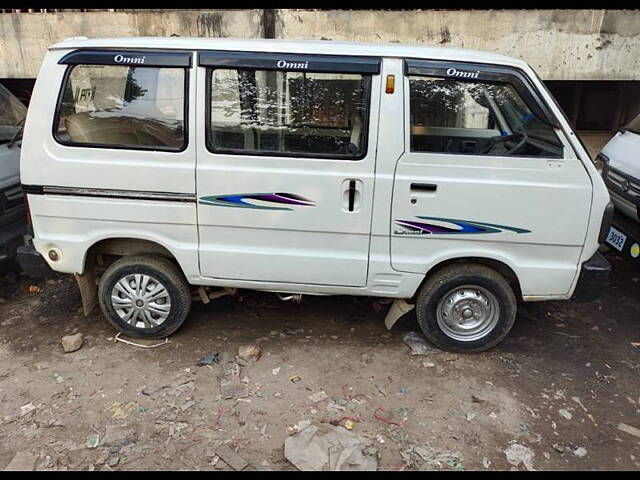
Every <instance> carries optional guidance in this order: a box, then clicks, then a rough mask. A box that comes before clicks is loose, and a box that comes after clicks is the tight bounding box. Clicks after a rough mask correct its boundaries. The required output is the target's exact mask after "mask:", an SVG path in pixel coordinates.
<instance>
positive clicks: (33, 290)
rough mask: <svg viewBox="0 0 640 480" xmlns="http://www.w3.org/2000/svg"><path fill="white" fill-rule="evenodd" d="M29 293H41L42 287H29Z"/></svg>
mask: <svg viewBox="0 0 640 480" xmlns="http://www.w3.org/2000/svg"><path fill="white" fill-rule="evenodd" d="M29 293H40V287H38V286H37V285H29Z"/></svg>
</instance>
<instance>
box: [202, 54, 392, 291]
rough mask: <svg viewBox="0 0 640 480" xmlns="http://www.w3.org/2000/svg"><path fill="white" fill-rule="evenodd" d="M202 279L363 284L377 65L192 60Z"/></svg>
mask: <svg viewBox="0 0 640 480" xmlns="http://www.w3.org/2000/svg"><path fill="white" fill-rule="evenodd" d="M198 61H199V68H198V91H199V92H202V93H201V94H200V97H201V99H203V101H201V102H198V109H199V111H198V121H199V122H202V124H204V125H205V129H204V130H205V135H204V136H203V137H200V138H199V139H198V153H197V182H196V183H197V196H198V221H199V235H200V247H199V252H200V268H201V274H202V276H204V277H212V278H221V279H222V278H224V279H237V280H248V281H255V282H278V283H292V284H319V285H340V286H350V287H359V286H364V285H366V281H367V264H368V255H369V233H370V223H371V210H372V203H373V180H374V171H375V157H376V139H377V131H376V126H377V118H378V101H379V99H378V97H379V96H378V95H376V94H375V92H379V89H380V80H379V68H380V60H379V59H378V58H373V57H347V56H331V55H304V54H295V55H293V54H272V53H268V54H267V53H251V52H215V51H210V52H200V53H199V60H198Z"/></svg>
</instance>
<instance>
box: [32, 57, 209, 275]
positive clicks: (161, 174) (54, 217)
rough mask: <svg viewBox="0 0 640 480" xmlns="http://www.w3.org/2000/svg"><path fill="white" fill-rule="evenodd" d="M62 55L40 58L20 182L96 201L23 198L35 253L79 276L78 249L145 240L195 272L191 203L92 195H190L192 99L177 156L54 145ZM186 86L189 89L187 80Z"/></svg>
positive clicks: (81, 251)
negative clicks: (54, 252) (53, 250)
mask: <svg viewBox="0 0 640 480" xmlns="http://www.w3.org/2000/svg"><path fill="white" fill-rule="evenodd" d="M67 53H68V50H56V51H50V52H48V54H47V55H46V57H45V60H44V62H43V65H42V67H41V70H40V74H39V75H38V79H37V80H36V84H35V87H34V92H33V96H32V100H31V104H30V108H29V112H28V114H27V120H26V124H25V133H24V137H25V139H26V141H25V142H24V143H23V149H22V156H21V180H22V183H23V184H24V185H27V186H35V187H36V188H37V187H41V186H52V187H72V188H76V189H84V190H87V191H88V192H93V193H96V191H98V195H97V196H83V195H78V196H74V195H64V196H57V195H51V194H29V196H28V198H29V206H30V212H31V217H32V221H33V224H34V231H35V239H34V245H35V247H36V249H37V250H38V251H39V252H40V253H41V254H43V256H44V258H45V260H47V262H49V264H50V266H51V267H52V268H53V269H54V270H57V271H62V272H67V273H81V272H82V271H83V268H84V267H83V262H84V258H85V255H86V250H87V249H88V248H89V247H90V246H91V245H93V244H94V243H96V242H98V241H100V240H102V239H104V238H117V237H125V238H136V239H148V240H152V241H155V242H157V243H159V244H160V245H162V246H164V247H166V248H167V249H168V250H169V251H170V252H171V253H172V254H174V255H175V256H176V259H177V260H178V261H179V263H180V266H181V267H182V269H183V271H184V272H185V274H187V275H193V274H197V273H198V263H197V222H196V206H195V201H194V202H191V203H181V204H174V202H163V201H156V200H134V199H128V200H126V199H121V198H113V197H109V196H104V197H100V196H99V191H100V190H101V189H107V190H121V191H125V192H128V193H129V194H131V195H136V194H140V193H142V194H144V193H145V192H146V193H149V192H152V193H153V192H155V193H158V192H164V193H170V194H171V193H173V194H191V195H195V133H194V132H195V105H194V102H195V100H194V99H193V98H190V99H189V105H188V109H187V111H186V112H185V119H187V138H188V143H187V147H186V149H184V150H183V151H181V152H168V151H153V150H132V149H127V148H105V147H86V146H80V145H78V146H76V145H74V146H67V145H62V144H60V143H58V142H57V141H56V140H55V139H54V137H53V132H52V130H53V123H54V119H55V118H56V105H57V102H58V98H59V94H60V91H61V88H62V82H63V78H64V76H65V71H66V69H67V68H70V67H69V66H67V65H59V64H58V61H59V59H60V58H61V57H62V56H64V55H65V54H67ZM187 70H188V69H187ZM188 86H189V90H193V89H194V88H195V77H194V76H193V75H190V76H189V77H188ZM96 88H98V89H99V88H100V86H99V85H98V86H97V87H96ZM50 246H57V247H58V248H59V249H60V250H61V252H62V255H61V257H62V258H61V260H60V261H58V262H52V261H50V260H49V258H48V256H47V255H46V252H47V250H46V248H48V247H50Z"/></svg>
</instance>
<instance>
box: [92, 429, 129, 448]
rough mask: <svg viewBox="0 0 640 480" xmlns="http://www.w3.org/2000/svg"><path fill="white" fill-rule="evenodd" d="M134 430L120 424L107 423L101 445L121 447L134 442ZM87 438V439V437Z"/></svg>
mask: <svg viewBox="0 0 640 480" xmlns="http://www.w3.org/2000/svg"><path fill="white" fill-rule="evenodd" d="M135 439H136V431H135V430H134V429H133V428H127V427H126V426H122V425H107V427H106V430H105V434H104V439H103V440H102V445H103V446H105V447H122V446H124V445H128V444H129V443H134V442H135ZM87 440H88V439H87Z"/></svg>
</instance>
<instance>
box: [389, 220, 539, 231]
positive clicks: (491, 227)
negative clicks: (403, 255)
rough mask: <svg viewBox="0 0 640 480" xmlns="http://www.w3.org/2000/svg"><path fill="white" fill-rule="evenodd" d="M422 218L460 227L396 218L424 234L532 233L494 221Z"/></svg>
mask: <svg viewBox="0 0 640 480" xmlns="http://www.w3.org/2000/svg"><path fill="white" fill-rule="evenodd" d="M417 218H419V219H421V220H432V221H433V220H435V221H438V222H446V223H450V224H453V225H456V226H457V227H458V228H450V227H444V226H442V225H436V224H433V223H428V222H416V221H412V220H396V224H398V225H400V226H402V227H405V228H408V229H410V230H413V231H415V232H419V233H424V234H434V235H441V234H471V233H499V232H502V231H504V230H508V231H511V232H515V233H531V231H530V230H525V229H524V228H517V227H510V226H507V225H496V224H494V223H485V222H476V221H471V220H458V219H455V218H441V217H421V216H418V217H417Z"/></svg>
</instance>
